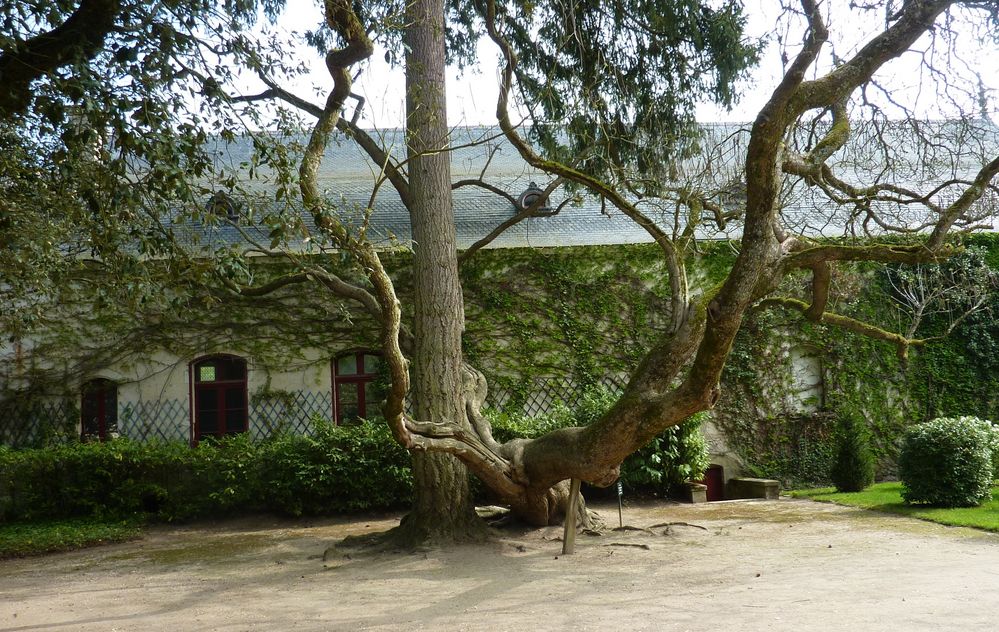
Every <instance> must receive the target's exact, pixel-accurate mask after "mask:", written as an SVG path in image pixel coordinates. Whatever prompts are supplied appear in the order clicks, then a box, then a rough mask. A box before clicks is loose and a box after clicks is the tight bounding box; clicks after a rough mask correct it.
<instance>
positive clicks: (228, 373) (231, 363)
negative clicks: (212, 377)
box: [216, 358, 246, 381]
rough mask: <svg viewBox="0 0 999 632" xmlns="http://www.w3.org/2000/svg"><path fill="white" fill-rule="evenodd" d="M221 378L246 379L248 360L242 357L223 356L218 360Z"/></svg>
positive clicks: (219, 377)
mask: <svg viewBox="0 0 999 632" xmlns="http://www.w3.org/2000/svg"><path fill="white" fill-rule="evenodd" d="M216 364H217V365H218V367H219V376H218V379H220V380H240V381H242V380H245V379H246V362H245V361H243V360H242V359H241V358H221V359H220V360H218V361H217V362H216Z"/></svg>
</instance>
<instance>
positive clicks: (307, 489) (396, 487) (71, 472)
mask: <svg viewBox="0 0 999 632" xmlns="http://www.w3.org/2000/svg"><path fill="white" fill-rule="evenodd" d="M615 399H616V396H615V395H613V394H611V393H609V392H608V391H607V390H606V389H595V390H592V391H589V392H587V393H586V394H585V395H584V396H583V397H582V399H581V400H580V403H579V405H578V406H577V407H576V408H575V409H569V408H567V407H561V408H558V409H557V410H556V411H555V412H554V413H552V414H549V415H545V416H543V417H539V418H528V417H524V416H520V415H504V414H499V413H491V414H490V417H491V418H492V421H493V430H494V435H495V437H496V439H497V440H499V441H507V440H509V439H512V438H514V437H527V438H532V437H537V436H539V435H541V434H544V433H546V432H549V431H551V430H554V429H556V428H562V427H566V426H579V425H586V424H588V423H590V422H592V421H593V420H595V419H597V418H598V417H600V416H601V415H602V414H603V413H604V412H605V411H606V410H607V409H608V408H609V407H610V406H611V405H612V404H613V403H614V401H615ZM409 464H410V460H409V455H408V454H407V453H406V451H405V450H404V449H402V448H401V447H400V446H399V445H398V444H397V443H396V442H395V441H394V440H393V438H392V436H391V434H390V432H389V430H388V428H387V426H386V425H385V424H384V423H377V422H371V423H363V424H360V425H356V426H333V425H331V424H329V423H317V424H316V431H315V433H314V434H313V435H312V436H302V435H292V434H284V435H279V436H277V437H274V438H272V439H268V440H266V441H260V442H256V441H253V440H251V439H250V438H249V436H247V435H235V436H232V437H228V438H226V439H225V440H223V441H219V442H204V443H202V444H201V445H199V446H198V447H197V448H193V449H192V448H190V447H189V446H188V445H187V444H186V443H182V442H174V443H146V444H143V443H136V442H133V441H129V440H127V439H118V440H115V441H111V442H108V443H70V444H64V445H57V446H52V447H48V448H37V449H36V448H32V449H22V450H12V449H9V448H4V447H0V522H3V521H17V520H59V519H65V518H73V517H91V516H93V517H118V516H130V515H136V514H147V515H150V516H151V517H153V518H155V519H158V520H167V521H172V520H184V519H191V518H197V517H202V516H217V515H225V514H231V513H238V512H248V511H273V512H278V513H282V514H289V515H295V516H298V515H303V514H311V515H319V514H328V513H337V512H346V511H362V510H368V509H384V508H389V507H396V506H402V505H406V504H408V503H409V502H410V500H411V498H412V492H413V480H412V474H411V471H410V467H409ZM706 467H707V452H706V448H705V444H704V439H703V437H702V436H701V433H700V418H699V417H695V418H692V419H691V420H689V421H687V422H685V423H683V424H681V425H680V426H678V427H676V428H670V429H668V430H667V431H665V432H664V433H663V434H662V435H660V436H659V437H657V438H656V439H654V440H653V441H652V442H651V443H650V444H649V445H648V446H646V447H645V448H643V449H642V450H640V451H639V452H637V453H636V454H634V455H632V456H631V457H630V458H629V459H628V460H627V461H625V463H624V464H623V466H622V468H621V472H622V474H621V476H622V480H623V482H624V484H625V485H626V486H627V487H629V488H630V489H632V490H643V491H653V492H658V493H667V492H669V491H671V490H672V488H673V487H674V486H676V485H677V484H679V483H682V482H683V481H686V480H690V479H697V478H700V477H701V476H702V475H703V471H704V469H705V468H706Z"/></svg>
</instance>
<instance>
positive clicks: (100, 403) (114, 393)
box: [80, 379, 118, 441]
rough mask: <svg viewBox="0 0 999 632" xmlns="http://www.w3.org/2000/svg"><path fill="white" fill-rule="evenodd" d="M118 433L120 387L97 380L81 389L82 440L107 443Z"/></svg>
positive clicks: (109, 382)
mask: <svg viewBox="0 0 999 632" xmlns="http://www.w3.org/2000/svg"><path fill="white" fill-rule="evenodd" d="M116 432H118V385H117V384H115V383H114V382H112V381H111V380H105V379H96V380H90V381H89V382H86V383H85V384H84V385H83V386H82V387H81V388H80V438H81V439H82V440H84V441H87V440H92V439H99V440H101V441H107V439H108V435H109V434H113V433H116Z"/></svg>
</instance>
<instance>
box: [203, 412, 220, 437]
mask: <svg viewBox="0 0 999 632" xmlns="http://www.w3.org/2000/svg"><path fill="white" fill-rule="evenodd" d="M198 431H199V436H205V435H213V434H218V431H219V417H218V412H217V411H215V410H204V409H202V410H199V411H198Z"/></svg>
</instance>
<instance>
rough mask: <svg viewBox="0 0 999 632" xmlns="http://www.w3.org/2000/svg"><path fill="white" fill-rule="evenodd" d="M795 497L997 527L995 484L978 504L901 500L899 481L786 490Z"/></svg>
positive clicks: (998, 492) (948, 522) (998, 506)
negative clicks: (846, 489) (858, 487)
mask: <svg viewBox="0 0 999 632" xmlns="http://www.w3.org/2000/svg"><path fill="white" fill-rule="evenodd" d="M790 494H791V496H794V497H795V498H810V499H812V500H820V501H826V502H833V503H837V504H840V505H849V506H851V507H863V508H864V509H874V510H875V511H887V512H891V513H897V514H902V515H903V516H912V517H913V518H920V519H922V520H929V521H931V522H939V523H940V524H946V525H951V526H955V527H974V528H976V529H985V530H988V531H999V486H995V487H993V488H992V499H991V500H989V501H988V502H986V503H985V504H984V505H982V506H980V507H957V508H954V509H944V508H942V507H931V506H928V505H906V504H905V503H904V502H902V483H878V484H876V485H871V486H870V487H868V488H867V489H865V490H864V491H862V492H852V493H846V494H840V493H837V492H836V490H835V489H833V488H832V487H822V488H819V489H803V490H797V491H792V492H790Z"/></svg>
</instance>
